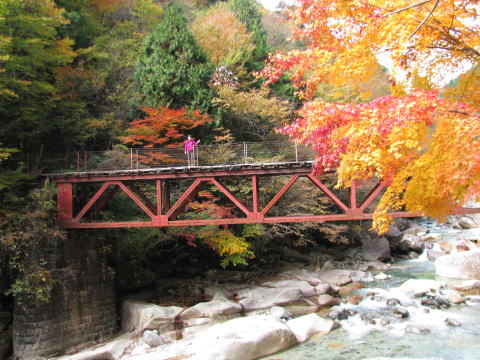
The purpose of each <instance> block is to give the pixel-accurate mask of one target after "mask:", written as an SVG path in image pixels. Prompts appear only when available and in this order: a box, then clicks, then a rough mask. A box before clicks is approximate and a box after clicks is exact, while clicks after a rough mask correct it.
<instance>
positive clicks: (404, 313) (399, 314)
mask: <svg viewBox="0 0 480 360" xmlns="http://www.w3.org/2000/svg"><path fill="white" fill-rule="evenodd" d="M393 316H395V317H396V318H399V319H405V318H407V317H409V316H410V313H409V312H408V310H406V309H402V308H398V309H395V310H393Z"/></svg>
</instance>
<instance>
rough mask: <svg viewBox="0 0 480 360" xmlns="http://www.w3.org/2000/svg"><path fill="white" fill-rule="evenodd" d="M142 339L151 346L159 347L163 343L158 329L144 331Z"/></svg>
mask: <svg viewBox="0 0 480 360" xmlns="http://www.w3.org/2000/svg"><path fill="white" fill-rule="evenodd" d="M142 341H143V342H144V343H145V344H147V345H149V346H151V347H157V346H160V345H162V344H163V341H162V338H161V337H160V336H158V331H157V330H152V331H150V330H146V331H145V332H144V333H143V336H142Z"/></svg>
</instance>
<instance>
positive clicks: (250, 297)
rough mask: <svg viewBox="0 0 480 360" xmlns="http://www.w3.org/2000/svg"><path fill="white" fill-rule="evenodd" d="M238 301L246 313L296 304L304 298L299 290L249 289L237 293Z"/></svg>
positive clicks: (256, 287)
mask: <svg viewBox="0 0 480 360" xmlns="http://www.w3.org/2000/svg"><path fill="white" fill-rule="evenodd" d="M235 295H236V299H237V300H238V302H239V303H240V304H241V305H242V306H243V308H244V310H245V311H253V310H261V309H267V308H271V307H272V306H275V305H287V304H294V303H298V302H299V301H302V300H303V299H304V296H303V295H302V293H301V291H300V290H299V289H298V288H290V287H289V288H269V287H261V286H255V287H249V288H246V289H243V290H239V291H237V292H236V294H235Z"/></svg>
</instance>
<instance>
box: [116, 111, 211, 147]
mask: <svg viewBox="0 0 480 360" xmlns="http://www.w3.org/2000/svg"><path fill="white" fill-rule="evenodd" d="M142 111H143V112H144V113H145V114H147V116H146V117H144V118H143V119H138V120H135V121H132V122H131V123H130V126H129V128H128V130H127V131H128V133H129V135H127V136H125V137H123V138H122V141H123V143H125V144H129V145H133V146H141V147H145V148H153V147H158V146H164V147H175V146H178V145H180V144H181V143H182V142H183V140H184V138H185V136H186V135H187V134H186V132H187V131H189V130H191V129H194V128H196V127H197V126H200V125H203V124H205V123H207V122H209V121H212V119H210V118H209V117H208V116H207V115H202V114H201V113H200V112H199V111H196V110H195V111H192V112H190V113H189V112H187V111H186V110H185V108H182V109H178V110H176V109H169V108H167V107H160V108H159V109H155V108H151V107H146V108H143V109H142Z"/></svg>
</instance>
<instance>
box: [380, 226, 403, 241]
mask: <svg viewBox="0 0 480 360" xmlns="http://www.w3.org/2000/svg"><path fill="white" fill-rule="evenodd" d="M384 236H385V237H386V238H387V240H388V241H389V243H390V245H391V246H392V247H396V246H397V244H398V242H399V241H400V240H401V239H402V237H403V233H402V232H401V231H400V230H399V229H398V227H397V225H395V224H393V225H390V227H389V228H388V231H387V232H386V233H385V235H384Z"/></svg>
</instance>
